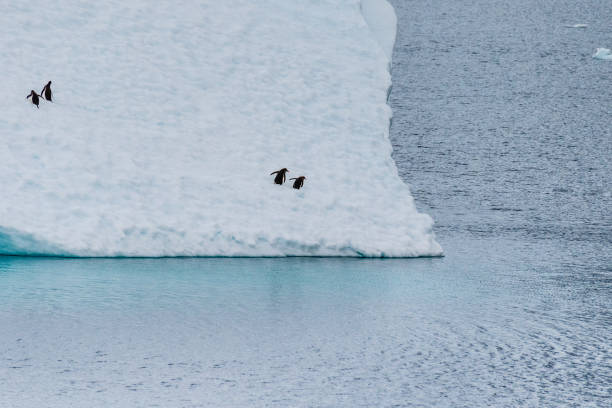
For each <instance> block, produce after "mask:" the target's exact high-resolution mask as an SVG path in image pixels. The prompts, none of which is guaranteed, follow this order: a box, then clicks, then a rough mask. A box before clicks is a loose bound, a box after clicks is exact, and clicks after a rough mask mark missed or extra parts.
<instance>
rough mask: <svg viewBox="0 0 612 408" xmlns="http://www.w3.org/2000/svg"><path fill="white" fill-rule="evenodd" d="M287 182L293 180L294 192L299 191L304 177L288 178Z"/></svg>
mask: <svg viewBox="0 0 612 408" xmlns="http://www.w3.org/2000/svg"><path fill="white" fill-rule="evenodd" d="M289 180H295V181H294V182H293V188H295V189H296V190H299V189H300V188H302V186H303V185H304V180H306V177H304V176H300V177H295V178H290V179H289Z"/></svg>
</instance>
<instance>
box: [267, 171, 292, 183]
mask: <svg viewBox="0 0 612 408" xmlns="http://www.w3.org/2000/svg"><path fill="white" fill-rule="evenodd" d="M286 173H289V170H287V169H286V168H285V167H283V168H282V169H280V170H277V171H273V172H272V173H270V175H273V174H276V177H274V184H283V183H284V182H285V179H286V176H285V174H286Z"/></svg>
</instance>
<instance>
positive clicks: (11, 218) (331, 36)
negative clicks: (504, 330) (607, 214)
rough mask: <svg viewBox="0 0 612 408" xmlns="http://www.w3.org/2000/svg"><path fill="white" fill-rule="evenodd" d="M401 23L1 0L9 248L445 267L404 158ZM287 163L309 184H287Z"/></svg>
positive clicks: (381, 15)
mask: <svg viewBox="0 0 612 408" xmlns="http://www.w3.org/2000/svg"><path fill="white" fill-rule="evenodd" d="M361 10H363V11H364V14H363V15H362V13H361ZM392 13H393V10H392V8H391V7H390V6H389V5H388V4H387V3H386V2H384V1H371V0H367V1H364V2H363V4H361V3H360V2H359V1H357V0H325V1H314V0H312V1H300V2H287V1H284V0H262V1H257V2H252V1H245V0H232V1H222V2H220V1H212V0H205V1H181V2H179V3H177V2H174V1H160V2H150V1H145V0H134V1H130V2H127V3H126V2H122V1H116V0H115V1H107V2H97V3H86V4H85V3H82V2H80V1H76V0H60V1H57V2H53V4H50V3H48V2H45V1H42V0H32V1H28V2H13V3H7V4H6V5H5V7H4V10H3V12H2V13H1V14H0V24H1V26H2V28H3V35H2V36H0V61H1V62H2V67H3V81H2V82H1V84H0V91H1V93H2V95H3V98H2V99H1V100H0V111H1V112H2V116H1V117H0V135H1V137H2V144H1V146H0V161H1V163H2V166H1V167H0V185H2V188H3V197H2V200H1V202H0V253H3V254H55V255H73V256H191V255H194V256H284V255H330V256H332V255H345V256H420V255H438V254H440V253H441V248H440V246H439V245H438V244H437V243H436V242H435V240H434V235H433V233H432V220H431V218H430V217H429V216H427V215H425V214H420V213H418V212H417V210H416V208H415V204H414V201H413V198H412V196H411V195H410V192H409V189H408V187H407V186H406V185H405V184H404V183H403V182H402V181H401V180H400V178H399V177H398V175H397V169H396V167H395V163H394V162H393V160H392V159H391V145H390V142H389V138H388V125H389V119H390V116H391V110H390V108H389V106H388V105H387V104H386V96H387V89H388V87H389V86H390V84H391V81H390V75H389V72H388V59H387V57H388V56H389V55H390V50H391V48H392V46H393V41H394V34H395V16H394V15H393V14H392ZM366 21H367V23H366ZM381 46H382V48H383V49H384V51H385V53H386V54H387V57H386V56H385V55H384V54H383V53H382V52H381ZM49 80H52V81H53V84H52V89H53V91H54V103H48V102H41V106H40V109H36V108H35V107H34V106H33V105H32V104H31V103H30V102H29V101H28V100H26V99H25V97H26V95H27V94H28V93H29V91H30V89H34V90H36V91H38V92H39V91H40V90H41V89H42V86H43V85H44V84H45V83H46V82H47V81H49ZM281 167H288V168H289V170H290V171H291V172H290V173H289V176H290V177H297V176H300V175H305V176H307V180H306V182H305V186H304V188H303V189H301V190H299V191H298V190H294V189H292V188H291V187H290V185H283V186H278V185H274V184H273V182H272V177H271V176H270V175H269V174H270V172H272V171H274V170H277V169H279V168H281Z"/></svg>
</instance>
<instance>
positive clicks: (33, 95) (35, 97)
mask: <svg viewBox="0 0 612 408" xmlns="http://www.w3.org/2000/svg"><path fill="white" fill-rule="evenodd" d="M39 96H40V95H38V94H37V93H36V91H35V90H33V89H32V92H30V94H29V95H28V96H26V99H28V98H32V103H33V104H34V105H36V107H37V108H38V104H39V103H40V99H39V98H38V97H39Z"/></svg>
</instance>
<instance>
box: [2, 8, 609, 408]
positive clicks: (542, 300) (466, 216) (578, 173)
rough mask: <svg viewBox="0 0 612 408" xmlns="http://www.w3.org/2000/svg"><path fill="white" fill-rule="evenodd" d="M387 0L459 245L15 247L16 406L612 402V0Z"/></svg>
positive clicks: (448, 238) (407, 111)
mask: <svg viewBox="0 0 612 408" xmlns="http://www.w3.org/2000/svg"><path fill="white" fill-rule="evenodd" d="M392 3H393V5H394V6H395V9H396V13H397V15H398V21H399V32H398V38H397V42H396V45H395V51H394V57H393V58H394V59H393V66H392V75H393V89H392V92H391V94H390V104H391V106H392V108H393V112H394V118H393V123H392V127H391V138H392V143H393V145H394V158H395V160H396V163H397V167H398V170H399V172H400V175H401V176H402V178H403V179H404V180H405V181H406V182H407V183H408V184H409V185H410V186H411V190H412V193H413V195H414V197H415V200H416V202H417V205H418V207H419V210H421V211H423V212H426V213H429V214H430V215H432V217H433V218H434V220H435V221H436V233H437V239H438V241H439V242H440V243H441V244H442V247H443V248H444V250H445V257H443V258H426V259H394V260H371V259H326V258H287V259H273V258H269V259H218V258H209V259H188V258H182V259H181V258H179V259H59V258H58V259H53V258H17V257H4V258H0V406H2V407H5V406H6V407H11V408H21V407H27V408H29V407H66V406H88V407H103V406H104V407H105V406H112V407H165V408H166V407H208V406H229V407H238V406H248V407H288V406H296V407H373V406H376V407H490V406H494V407H517V406H521V407H608V406H609V404H610V400H611V399H612V358H611V355H610V348H611V345H612V329H611V327H612V313H611V310H612V251H611V247H612V245H611V244H612V218H611V217H612V216H611V214H612V211H610V210H611V209H612V197H611V195H612V186H611V179H612V165H611V163H610V157H612V126H611V125H610V117H612V116H611V109H612V104H611V103H610V101H611V100H612V98H611V93H612V91H611V90H612V62H609V61H602V60H595V59H592V58H591V56H592V54H593V53H594V52H595V49H596V48H598V47H607V48H612V47H610V46H612V32H611V31H610V24H609V21H610V18H609V17H610V16H612V3H611V2H602V1H586V2H585V1H581V2H577V1H552V0H544V1H538V2H535V1H526V0H518V1H516V2H501V1H484V0H472V1H453V0H439V1H432V2H422V1H400V0H394V1H392ZM574 24H588V27H587V28H569V27H567V26H572V25H574Z"/></svg>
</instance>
